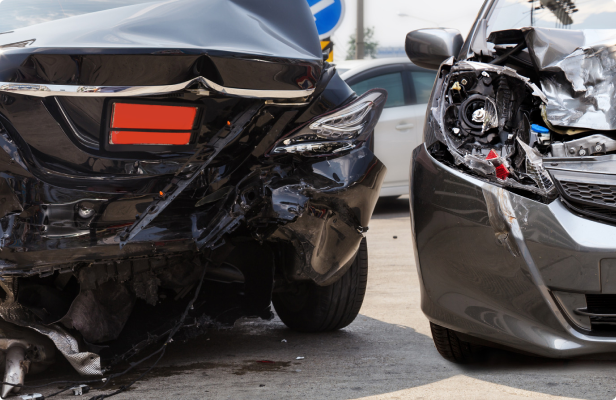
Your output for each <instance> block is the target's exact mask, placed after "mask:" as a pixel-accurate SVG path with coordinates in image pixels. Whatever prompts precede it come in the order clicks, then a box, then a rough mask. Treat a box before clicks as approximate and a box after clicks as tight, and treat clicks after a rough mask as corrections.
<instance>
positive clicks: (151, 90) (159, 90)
mask: <svg viewBox="0 0 616 400" xmlns="http://www.w3.org/2000/svg"><path fill="white" fill-rule="evenodd" d="M196 85H200V86H201V88H204V89H207V90H211V91H214V92H218V93H221V94H226V95H229V96H237V97H246V98H258V99H297V98H303V97H308V96H310V95H312V93H313V92H314V89H305V90H254V89H239V88H229V87H225V86H221V85H218V84H217V83H215V82H212V81H210V80H209V79H206V78H204V77H202V76H200V77H198V78H194V79H191V80H190V81H186V82H183V83H178V84H175V85H160V86H78V85H47V84H44V85H43V84H34V83H11V82H0V92H6V93H15V94H23V95H27V96H34V97H51V96H71V97H132V96H153V95H163V94H168V93H172V92H177V91H180V90H188V89H189V88H191V86H196ZM191 89H198V88H196V87H195V88H191Z"/></svg>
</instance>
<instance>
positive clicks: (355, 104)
mask: <svg viewBox="0 0 616 400" xmlns="http://www.w3.org/2000/svg"><path fill="white" fill-rule="evenodd" d="M386 101H387V92H386V91H385V90H383V89H374V90H370V91H368V92H366V93H364V94H363V95H362V96H360V97H359V98H357V99H355V100H354V101H352V102H351V103H349V104H347V105H345V106H344V107H342V108H340V109H338V110H334V111H333V112H331V113H329V114H325V115H321V116H319V117H317V118H315V119H313V120H312V121H310V122H308V123H307V124H305V125H303V126H302V127H300V128H299V129H297V130H296V131H294V132H291V133H290V134H289V135H287V136H285V137H283V138H282V139H280V140H279V141H278V142H277V143H276V144H275V145H274V147H273V149H272V151H271V152H270V155H277V154H301V155H303V156H307V157H315V156H321V157H322V156H330V155H335V154H339V153H342V152H345V151H347V150H352V149H354V148H357V147H359V146H360V145H361V144H362V143H364V142H365V141H366V140H367V139H368V138H369V136H370V134H371V133H372V131H373V130H374V126H375V125H376V123H377V121H378V120H379V117H380V116H381V112H382V111H383V107H384V106H385V102H386Z"/></svg>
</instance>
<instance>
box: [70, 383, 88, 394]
mask: <svg viewBox="0 0 616 400" xmlns="http://www.w3.org/2000/svg"><path fill="white" fill-rule="evenodd" d="M71 390H72V391H73V396H83V395H84V394H85V393H89V392H90V386H88V385H79V386H75V387H72V388H71Z"/></svg>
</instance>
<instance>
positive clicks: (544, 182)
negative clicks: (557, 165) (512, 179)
mask: <svg viewBox="0 0 616 400" xmlns="http://www.w3.org/2000/svg"><path fill="white" fill-rule="evenodd" d="M517 140H518V143H519V144H520V147H522V149H523V150H524V152H525V153H526V173H527V174H528V176H530V178H531V179H532V180H534V181H535V183H536V184H537V186H539V188H540V189H542V190H543V191H545V192H546V194H548V193H550V192H552V191H554V190H555V186H554V182H552V178H551V177H550V175H549V174H548V172H547V171H546V170H545V168H544V167H543V157H542V156H541V154H540V153H539V152H538V151H537V150H536V149H533V148H531V147H530V146H528V145H527V144H526V143H524V142H523V141H522V140H520V138H519V137H518V138H517Z"/></svg>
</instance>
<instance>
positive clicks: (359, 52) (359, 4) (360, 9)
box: [355, 0, 365, 60]
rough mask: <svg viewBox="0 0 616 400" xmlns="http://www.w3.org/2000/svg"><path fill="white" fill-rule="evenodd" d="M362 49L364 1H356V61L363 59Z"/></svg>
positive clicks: (363, 52)
mask: <svg viewBox="0 0 616 400" xmlns="http://www.w3.org/2000/svg"><path fill="white" fill-rule="evenodd" d="M364 49H365V47H364V0H357V33H356V34H355V59H356V60H363V59H364V56H365V51H364Z"/></svg>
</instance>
